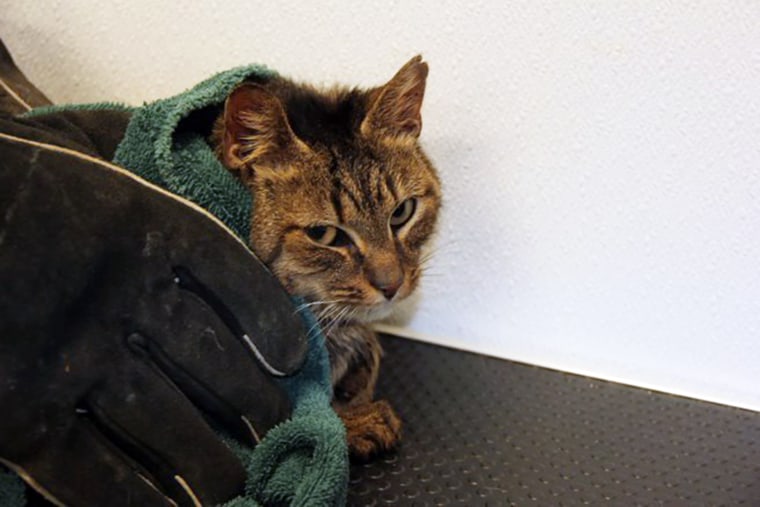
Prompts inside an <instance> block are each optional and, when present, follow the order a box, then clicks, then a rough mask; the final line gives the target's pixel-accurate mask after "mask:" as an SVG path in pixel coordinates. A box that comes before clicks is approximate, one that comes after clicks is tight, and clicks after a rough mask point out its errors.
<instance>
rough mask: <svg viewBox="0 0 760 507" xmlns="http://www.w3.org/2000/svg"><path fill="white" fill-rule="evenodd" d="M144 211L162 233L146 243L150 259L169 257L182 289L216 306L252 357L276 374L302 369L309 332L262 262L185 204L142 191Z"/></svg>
mask: <svg viewBox="0 0 760 507" xmlns="http://www.w3.org/2000/svg"><path fill="white" fill-rule="evenodd" d="M135 198H136V199H138V198H139V199H143V200H145V201H151V202H146V203H144V204H143V205H140V206H135V209H136V210H137V212H138V213H140V210H142V209H144V210H150V213H148V212H147V211H146V212H145V215H144V216H139V217H130V219H131V220H138V221H142V223H145V224H146V229H148V230H151V229H155V230H160V231H161V237H160V238H159V237H158V236H156V235H154V236H153V237H152V238H149V239H148V240H146V242H147V243H151V244H150V245H148V247H146V248H143V252H147V253H148V255H161V256H165V259H166V261H168V262H169V263H170V265H172V266H173V267H174V268H175V273H176V275H177V278H178V279H179V282H180V285H181V286H182V287H183V288H184V289H186V290H188V291H191V292H194V293H195V294H197V295H198V296H199V297H200V298H202V299H203V300H204V301H206V303H207V304H209V305H210V306H211V307H213V308H214V310H215V311H216V313H217V314H219V316H220V317H221V318H222V319H223V321H224V322H225V325H227V327H229V329H230V330H231V331H232V333H233V334H234V335H235V336H236V337H237V338H238V339H239V340H241V341H242V342H243V344H244V345H245V346H246V348H247V349H248V350H249V353H250V354H251V355H253V356H254V357H255V358H256V360H257V361H258V362H260V364H262V366H263V367H264V368H265V369H267V371H269V372H270V373H271V374H273V375H276V376H282V375H289V374H292V373H294V372H295V371H296V370H298V369H299V368H300V367H301V365H302V364H303V361H304V359H305V356H306V350H307V343H308V340H307V328H306V326H305V324H304V322H303V320H302V319H301V318H300V316H298V315H297V314H296V312H295V311H294V308H293V303H292V301H291V300H290V297H289V296H288V294H287V293H286V292H285V290H284V289H283V287H282V286H281V285H280V283H279V281H278V280H277V279H276V278H275V277H274V275H273V274H272V273H271V272H269V270H268V269H267V268H266V267H265V266H264V265H263V264H262V263H261V261H260V260H259V259H258V258H257V257H256V256H255V255H253V253H252V252H251V251H250V250H249V249H248V248H247V247H246V246H245V245H244V244H243V243H242V242H241V241H240V240H239V239H238V238H237V237H236V236H234V235H233V233H232V232H231V231H230V230H229V229H227V228H226V227H223V226H221V222H219V221H218V220H217V219H216V218H214V217H212V216H211V215H209V214H208V213H206V212H204V211H203V210H192V209H190V208H189V207H188V206H185V205H183V201H181V200H179V199H176V200H172V199H169V198H167V197H166V196H164V195H161V194H158V193H157V192H143V193H142V194H140V195H139V196H135Z"/></svg>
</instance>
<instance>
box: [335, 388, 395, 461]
mask: <svg viewBox="0 0 760 507" xmlns="http://www.w3.org/2000/svg"><path fill="white" fill-rule="evenodd" d="M338 415H339V416H340V418H341V419H342V420H343V424H345V426H346V435H347V437H348V450H349V453H350V454H351V458H352V459H353V460H356V461H367V460H369V459H370V458H373V457H375V456H377V455H379V454H382V453H385V452H388V451H391V450H393V449H394V448H395V447H396V446H397V445H398V443H399V441H400V440H401V419H400V418H399V416H398V415H396V412H395V411H394V410H393V408H392V407H391V406H390V404H389V403H388V402H387V401H385V400H379V401H374V402H370V403H364V404H361V405H355V406H351V407H344V408H342V409H341V410H340V411H339V412H338Z"/></svg>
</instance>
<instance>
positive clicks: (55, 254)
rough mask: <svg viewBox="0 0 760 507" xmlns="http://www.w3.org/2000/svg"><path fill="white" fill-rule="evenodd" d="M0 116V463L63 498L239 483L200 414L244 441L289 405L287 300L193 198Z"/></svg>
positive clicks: (298, 333)
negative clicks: (24, 134)
mask: <svg viewBox="0 0 760 507" xmlns="http://www.w3.org/2000/svg"><path fill="white" fill-rule="evenodd" d="M3 122H5V124H6V127H7V125H8V123H9V122H8V121H7V120H1V121H0V407H2V412H3V414H2V415H0V462H2V463H4V464H6V465H7V466H8V467H10V468H12V469H13V470H15V471H16V472H18V473H19V475H21V476H22V477H23V478H24V479H25V480H26V482H27V483H29V484H30V485H32V486H33V487H34V488H35V489H36V490H37V491H40V492H41V493H42V494H43V495H45V496H46V497H48V499H51V500H53V501H54V502H59V503H61V504H65V505H72V506H105V505H108V506H120V505H133V506H149V505H171V504H172V501H173V502H176V503H177V504H179V505H193V504H194V502H198V501H199V502H200V503H202V504H203V505H207V504H215V503H219V502H222V501H224V500H227V499H229V498H231V497H234V496H236V495H237V494H239V493H241V492H242V490H243V484H244V479H245V472H244V469H243V467H242V465H241V463H240V462H239V461H238V460H237V458H236V457H235V456H234V454H232V452H231V451H230V450H229V449H228V448H227V447H226V446H225V445H224V444H223V443H222V442H221V441H220V440H219V439H218V438H217V435H216V433H215V432H214V431H213V430H212V426H213V427H216V428H219V429H222V430H225V431H227V432H228V433H230V434H232V435H233V436H236V437H238V438H240V439H244V440H246V441H248V442H250V443H251V444H255V442H256V441H257V440H258V439H259V438H261V437H262V436H263V435H264V433H266V431H267V430H269V429H270V428H271V427H272V426H273V425H275V424H276V423H278V422H280V421H282V420H284V419H285V418H287V417H288V416H289V413H290V406H289V403H288V399H287V397H286V395H285V393H284V392H283V391H282V390H281V389H280V388H279V387H278V386H277V385H276V384H275V383H274V382H273V379H272V376H273V375H275V376H276V375H287V374H290V373H293V372H295V371H296V370H297V369H298V368H299V367H300V365H301V364H302V361H303V358H304V356H305V352H306V348H307V340H306V334H307V330H306V329H305V326H304V324H303V322H302V321H301V319H300V318H299V317H298V316H296V314H295V312H294V308H293V305H292V304H291V302H290V299H289V298H288V296H287V294H286V293H285V292H284V291H283V290H282V288H281V287H280V285H279V284H278V282H277V281H276V280H275V278H274V277H273V276H272V275H271V274H270V273H269V272H268V271H267V270H266V269H265V268H264V267H263V266H262V265H261V264H260V263H259V262H258V261H257V259H256V258H255V257H254V256H253V255H252V254H251V253H250V252H249V251H248V250H247V249H246V248H245V246H244V244H243V243H241V242H240V241H238V240H237V239H236V238H235V237H234V236H233V235H232V233H230V232H229V231H228V230H226V229H225V228H223V227H222V226H220V225H219V223H218V221H216V220H215V219H213V218H211V217H210V216H209V215H208V214H206V213H205V212H203V211H202V210H200V209H199V208H197V207H194V206H191V205H188V204H187V203H186V201H181V200H179V199H177V198H174V197H173V196H170V195H169V194H167V193H165V192H163V191H160V190H158V189H155V188H154V187H149V186H148V185H147V184H145V183H144V182H142V181H140V180H138V179H136V178H134V177H132V176H131V175H129V174H128V173H126V172H125V171H123V170H119V169H118V168H116V167H115V166H111V165H109V164H107V163H104V162H101V161H98V160H96V159H94V158H92V157H87V156H84V155H81V154H77V153H75V152H70V151H66V150H65V149H60V148H55V147H50V146H49V145H42V144H35V143H34V142H29V141H25V140H21V139H19V138H18V137H15V136H8V135H6V134H3V133H1V132H3V131H5V132H8V131H9V129H7V128H5V129H4V128H2V123H3ZM24 128H26V127H24ZM16 132H18V130H16ZM170 499H171V500H170ZM196 505H197V503H196Z"/></svg>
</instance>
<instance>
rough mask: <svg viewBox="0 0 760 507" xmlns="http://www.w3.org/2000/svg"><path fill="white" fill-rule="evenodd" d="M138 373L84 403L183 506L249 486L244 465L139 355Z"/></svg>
mask: <svg viewBox="0 0 760 507" xmlns="http://www.w3.org/2000/svg"><path fill="white" fill-rule="evenodd" d="M133 363H134V364H131V365H130V367H129V368H130V371H131V372H132V373H133V374H132V375H131V376H130V377H129V378H124V377H122V378H121V379H119V381H115V380H109V381H108V383H106V384H105V385H103V386H102V387H100V388H98V389H96V390H94V391H93V392H91V393H90V394H89V395H88V396H87V397H86V399H85V401H84V402H83V408H84V410H86V411H87V415H88V417H89V419H90V420H91V421H92V422H93V424H94V425H95V426H97V427H98V429H99V430H100V431H101V432H102V433H103V434H104V435H106V436H107V438H108V439H109V440H111V441H112V442H114V444H115V445H116V446H117V447H118V448H119V449H121V450H122V452H124V453H125V454H127V455H128V456H130V457H131V458H132V459H134V460H135V461H136V462H138V463H140V465H141V466H142V467H144V468H145V470H147V471H148V472H149V473H150V477H152V478H153V479H154V480H155V482H156V483H157V484H158V485H159V487H160V488H161V489H162V490H164V491H165V492H166V493H167V495H168V496H170V497H171V498H173V499H174V500H175V501H177V502H178V503H180V505H184V504H188V505H193V504H194V503H195V502H197V501H200V502H201V503H202V504H203V505H207V504H209V505H214V504H218V503H222V502H224V501H226V500H229V499H231V498H234V497H235V496H236V495H238V494H240V493H241V492H242V491H243V487H244V483H245V471H244V469H243V465H242V464H241V463H240V461H239V460H238V459H237V457H236V456H235V455H234V454H233V453H232V451H231V450H230V449H229V448H228V447H227V446H226V445H224V443H223V442H222V441H221V440H220V439H219V438H218V436H217V435H216V434H215V433H214V431H213V430H212V429H211V428H210V427H209V426H208V424H207V423H206V421H205V420H204V419H203V417H202V416H201V414H200V413H199V412H198V410H197V409H196V408H195V407H194V406H193V405H192V403H191V402H190V401H189V400H188V399H187V398H186V397H185V396H184V395H183V393H182V392H181V391H180V390H179V389H177V387H176V386H175V385H173V383H172V382H171V381H170V380H169V379H168V378H166V377H165V376H164V375H163V374H161V372H160V371H157V370H156V369H155V368H154V367H153V366H152V365H150V364H148V363H146V362H144V361H143V360H142V359H140V358H135V359H134V361H133Z"/></svg>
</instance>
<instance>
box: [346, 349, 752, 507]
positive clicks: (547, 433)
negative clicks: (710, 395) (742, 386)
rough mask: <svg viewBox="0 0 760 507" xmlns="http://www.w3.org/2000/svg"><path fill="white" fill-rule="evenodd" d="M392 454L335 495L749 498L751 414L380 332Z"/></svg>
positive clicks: (356, 471) (440, 500)
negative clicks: (392, 417) (394, 427)
mask: <svg viewBox="0 0 760 507" xmlns="http://www.w3.org/2000/svg"><path fill="white" fill-rule="evenodd" d="M383 344H384V346H385V350H386V355H385V358H384V360H383V369H382V371H381V377H380V385H379V388H378V390H379V393H378V394H379V396H380V397H383V398H387V399H388V400H390V401H391V403H392V405H393V406H394V407H395V408H396V409H397V411H398V412H399V414H400V415H401V418H402V419H403V420H404V423H405V426H404V440H403V444H402V446H401V448H400V449H399V451H398V452H397V453H396V454H394V455H390V456H387V457H385V458H381V459H378V460H376V461H375V462H373V463H370V464H366V465H353V466H352V469H351V481H350V485H349V498H348V504H349V505H350V506H363V505H402V506H403V505H410V506H425V505H467V506H479V505H493V506H500V505H540V506H560V505H599V504H604V505H615V506H625V507H628V506H635V505H644V506H651V505H668V506H670V505H674V506H681V505H683V506H713V505H751V506H758V505H760V413H756V412H751V411H747V410H741V409H735V408H730V407H725V406H720V405H714V404H710V403H705V402H699V401H694V400H690V399H685V398H680V397H676V396H671V395H667V394H662V393H655V392H651V391H647V390H643V389H637V388H633V387H627V386H623V385H620V384H614V383H610V382H604V381H600V380H594V379H590V378H586V377H581V376H576V375H570V374H565V373H560V372H556V371H552V370H546V369H542V368H537V367H533V366H527V365H524V364H518V363H513V362H510V361H503V360H499V359H493V358H488V357H484V356H480V355H477V354H470V353H466V352H459V351H453V350H450V349H446V348H443V347H438V346H434V345H427V344H423V343H418V342H414V341H410V340H405V339H401V338H391V337H384V341H383Z"/></svg>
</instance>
